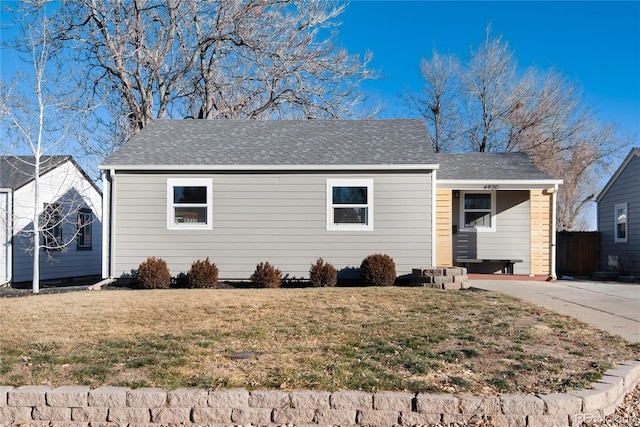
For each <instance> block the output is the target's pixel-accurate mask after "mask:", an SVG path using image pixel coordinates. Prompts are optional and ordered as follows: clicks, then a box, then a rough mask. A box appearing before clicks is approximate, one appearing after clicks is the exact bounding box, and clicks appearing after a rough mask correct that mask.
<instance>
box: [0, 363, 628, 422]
mask: <svg viewBox="0 0 640 427" xmlns="http://www.w3.org/2000/svg"><path fill="white" fill-rule="evenodd" d="M639 382H640V362H638V361H629V362H624V363H621V364H620V365H618V366H617V367H616V368H615V369H612V370H609V371H607V372H606V373H605V375H604V376H603V378H602V379H601V380H600V381H598V382H597V383H594V384H592V387H591V389H588V390H581V391H576V392H571V393H567V394H548V395H501V396H476V395H459V396H456V395H453V394H423V393H419V394H413V393H397V392H382V393H365V392H358V391H338V392H334V393H329V392H322V391H291V392H285V391H271V390H258V391H247V390H245V389H234V390H224V391H207V390H202V389H179V390H173V391H170V392H166V391H164V390H161V389H157V388H143V389H128V388H124V387H100V388H96V389H90V388H89V387H84V386H72V387H60V388H51V387H48V386H23V387H17V388H14V387H2V386H0V425H2V426H4V425H20V426H51V427H58V426H60V427H62V426H70V427H76V426H77V427H89V426H105V427H106V426H110V425H113V426H131V427H133V426H140V427H142V426H149V427H152V426H161V425H162V426H168V425H178V424H180V425H207V426H229V425H238V424H251V425H283V424H286V425H295V426H311V425H313V426H319V425H323V426H335V425H338V426H353V425H355V426H415V425H421V426H422V425H433V424H441V425H442V424H444V425H449V424H453V423H465V422H469V423H473V422H478V421H480V420H490V421H491V422H492V424H493V425H495V426H516V427H518V426H522V427H527V426H531V427H536V426H541V427H545V426H578V425H581V424H583V423H585V422H593V421H600V420H604V419H606V417H608V416H610V415H611V414H613V413H614V411H615V409H616V407H617V406H618V405H619V404H620V403H621V402H622V400H623V399H624V396H625V395H626V394H627V393H629V392H631V391H632V390H634V389H635V387H636V386H638V383H639Z"/></svg>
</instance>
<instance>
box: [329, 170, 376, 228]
mask: <svg viewBox="0 0 640 427" xmlns="http://www.w3.org/2000/svg"><path fill="white" fill-rule="evenodd" d="M327 230H365V231H368V230H373V180H372V179H328V180H327Z"/></svg>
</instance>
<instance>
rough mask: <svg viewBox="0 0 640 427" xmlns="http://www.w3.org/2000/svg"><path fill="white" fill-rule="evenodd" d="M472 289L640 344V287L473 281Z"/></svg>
mask: <svg viewBox="0 0 640 427" xmlns="http://www.w3.org/2000/svg"><path fill="white" fill-rule="evenodd" d="M471 286H473V287H476V288H480V289H486V290H490V291H498V292H502V293H505V294H508V295H512V296H514V297H516V298H520V299H522V300H525V301H528V302H531V303H533V304H537V305H541V306H544V307H546V308H548V309H550V310H553V311H557V312H559V313H562V314H566V315H568V316H571V317H574V318H576V319H578V320H581V321H583V322H585V323H588V324H590V325H593V326H595V327H596V328H598V329H602V330H604V331H607V332H609V333H611V334H614V335H620V336H622V337H623V338H624V339H626V340H627V341H629V342H640V284H637V283H636V284H627V283H613V282H590V281H579V280H558V281H556V282H536V281H524V280H522V281H520V280H472V281H471Z"/></svg>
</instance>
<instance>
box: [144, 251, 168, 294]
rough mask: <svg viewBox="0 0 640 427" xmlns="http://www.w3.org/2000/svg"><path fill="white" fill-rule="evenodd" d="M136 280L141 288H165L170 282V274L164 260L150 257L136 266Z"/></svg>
mask: <svg viewBox="0 0 640 427" xmlns="http://www.w3.org/2000/svg"><path fill="white" fill-rule="evenodd" d="M136 280H137V282H138V284H139V285H140V287H142V288H146V289H166V288H168V287H169V284H171V274H169V268H168V267H167V263H166V261H165V260H163V259H162V258H155V257H150V258H147V259H146V261H143V262H142V264H140V266H139V267H138V274H137V275H136Z"/></svg>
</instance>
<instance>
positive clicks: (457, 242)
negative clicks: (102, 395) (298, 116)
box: [100, 119, 560, 279]
mask: <svg viewBox="0 0 640 427" xmlns="http://www.w3.org/2000/svg"><path fill="white" fill-rule="evenodd" d="M427 141H428V139H427V129H426V127H425V125H424V122H423V121H422V120H419V119H415V120H413V119H411V120H404V119H402V120H395V119H394V120H332V121H320V120H308V121H294V120H291V121H286V120H281V121H251V120H156V121H154V122H152V123H150V124H149V125H148V126H147V127H145V128H144V129H143V130H142V131H140V132H139V133H138V134H137V135H135V136H133V137H132V138H131V139H130V140H129V141H128V142H127V143H126V144H124V145H123V146H122V147H121V148H120V149H119V150H118V151H116V152H115V153H113V154H112V155H111V156H110V157H108V158H107V159H106V160H105V161H104V162H103V164H102V165H101V166H100V168H101V169H102V170H103V173H104V175H105V179H104V183H105V184H104V200H105V203H104V214H103V217H104V218H105V228H104V232H105V234H104V239H103V242H104V245H105V246H104V249H103V252H104V265H103V277H104V278H121V277H131V276H133V275H135V272H136V269H137V267H138V266H139V264H140V263H141V262H142V261H144V260H145V259H146V258H147V257H150V256H155V257H161V258H163V259H165V260H166V261H167V263H168V265H169V268H170V271H171V273H172V275H174V276H175V275H179V274H181V273H186V272H187V271H188V269H189V268H190V265H191V263H192V262H194V261H196V260H198V259H204V258H205V257H209V258H210V259H211V260H213V261H214V262H215V263H216V264H217V266H218V268H219V270H220V278H223V279H246V278H248V277H249V275H250V274H251V273H252V272H253V270H254V269H255V266H256V264H258V263H259V262H262V261H269V262H270V263H271V264H274V265H276V266H277V267H278V268H280V270H281V271H283V272H284V273H286V274H289V275H290V276H292V277H308V271H309V267H310V265H311V263H313V262H314V261H315V260H316V259H317V258H319V257H322V258H324V259H325V260H327V261H328V262H331V263H332V264H333V265H334V266H336V268H337V269H339V270H340V274H341V277H348V275H349V274H355V275H357V268H358V267H359V266H360V263H361V261H362V259H363V258H364V257H366V256H367V255H369V254H373V253H386V254H389V255H390V256H391V257H393V259H394V261H395V262H396V269H397V271H398V274H399V275H402V274H405V273H409V272H411V270H412V268H414V267H424V266H439V265H444V266H451V265H453V264H454V263H456V262H457V263H459V264H470V266H471V267H473V268H476V267H478V268H484V269H486V268H494V271H501V270H502V269H504V268H505V267H507V265H506V264H505V263H506V262H505V261H503V258H504V259H505V260H510V261H513V263H511V265H510V266H511V267H512V268H513V269H514V272H515V273H518V274H535V275H544V276H549V275H552V274H553V271H554V270H553V264H554V263H553V261H552V257H553V236H554V234H555V233H554V225H553V213H554V212H555V204H554V203H555V198H554V194H555V193H554V190H555V189H556V188H557V185H558V184H559V183H560V181H558V180H555V179H553V178H551V177H549V176H547V175H545V174H543V173H541V172H540V171H539V170H537V169H536V168H535V167H534V166H533V164H532V163H531V161H530V160H529V159H528V157H526V155H524V154H504V155H499V154H494V155H469V156H471V157H467V156H465V155H445V154H438V155H436V154H434V153H433V152H432V151H431V149H430V146H429V144H428V143H427ZM470 162H471V163H476V165H475V167H474V166H473V165H470V164H469V163H470ZM483 162H486V164H485V165H484V166H483ZM503 163H504V164H503ZM465 200H466V201H467V204H466V205H464V204H463V202H464V201H465ZM474 204H475V205H474ZM473 209H475V210H473ZM474 234H475V237H474ZM463 235H464V236H467V240H468V241H467V242H466V243H463V239H462V236H463ZM470 237H474V238H473V239H471V238H470ZM469 240H473V241H472V242H471V241H469ZM465 244H466V249H465V248H464V247H463V246H464V245H465ZM474 245H475V246H474ZM472 258H473V259H472ZM488 260H494V261H495V260H497V261H496V262H495V263H491V262H487V263H484V262H483V261H488ZM467 261H469V262H467ZM471 261H473V265H471ZM485 264H486V265H485ZM483 271H484V270H483Z"/></svg>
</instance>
